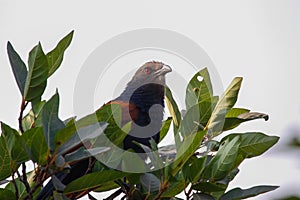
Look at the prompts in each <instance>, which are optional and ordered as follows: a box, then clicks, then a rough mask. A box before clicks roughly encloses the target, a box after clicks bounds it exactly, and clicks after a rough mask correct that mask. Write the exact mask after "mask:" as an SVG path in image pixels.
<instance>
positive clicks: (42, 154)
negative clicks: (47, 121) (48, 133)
mask: <svg viewBox="0 0 300 200" xmlns="http://www.w3.org/2000/svg"><path fill="white" fill-rule="evenodd" d="M21 138H22V141H23V146H24V149H25V150H26V152H27V153H28V155H29V156H30V158H31V159H32V160H33V161H34V162H37V163H38V164H40V165H43V164H45V163H46V161H47V152H48V146H47V143H46V140H45V137H44V133H43V128H42V127H36V128H32V129H30V130H27V131H25V132H24V133H23V135H22V136H21Z"/></svg>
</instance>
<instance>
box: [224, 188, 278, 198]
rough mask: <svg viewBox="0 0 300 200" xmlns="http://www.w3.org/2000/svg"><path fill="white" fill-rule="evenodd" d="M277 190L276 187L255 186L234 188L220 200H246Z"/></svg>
mask: <svg viewBox="0 0 300 200" xmlns="http://www.w3.org/2000/svg"><path fill="white" fill-rule="evenodd" d="M277 188H278V186H267V185H262V186H255V187H252V188H249V189H241V188H234V189H232V190H230V191H228V192H226V193H225V194H224V195H223V196H221V198H220V200H239V199H246V198H249V197H254V196H257V195H259V194H263V193H266V192H269V191H272V190H275V189H277Z"/></svg>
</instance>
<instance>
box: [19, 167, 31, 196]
mask: <svg viewBox="0 0 300 200" xmlns="http://www.w3.org/2000/svg"><path fill="white" fill-rule="evenodd" d="M22 173H23V177H22V178H21V179H20V180H21V181H22V182H23V183H24V185H25V188H26V192H27V193H28V194H29V198H32V195H31V194H30V190H31V189H30V185H29V183H28V180H27V175H26V165H25V162H23V163H22Z"/></svg>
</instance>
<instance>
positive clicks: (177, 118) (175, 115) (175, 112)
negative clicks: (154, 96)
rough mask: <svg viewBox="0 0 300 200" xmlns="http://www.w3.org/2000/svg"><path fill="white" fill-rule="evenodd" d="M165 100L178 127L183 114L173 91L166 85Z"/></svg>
mask: <svg viewBox="0 0 300 200" xmlns="http://www.w3.org/2000/svg"><path fill="white" fill-rule="evenodd" d="M165 100H166V103H167V106H168V109H169V111H170V114H171V116H172V119H173V123H174V126H175V127H176V128H177V129H178V128H179V125H180V121H181V114H180V111H179V109H178V106H177V103H176V102H175V100H174V98H173V95H172V92H171V90H170V89H169V88H168V87H165Z"/></svg>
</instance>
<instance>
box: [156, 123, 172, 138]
mask: <svg viewBox="0 0 300 200" xmlns="http://www.w3.org/2000/svg"><path fill="white" fill-rule="evenodd" d="M171 122H172V117H169V118H168V119H166V120H164V121H163V123H162V126H161V129H160V134H159V135H160V138H159V141H162V140H163V139H164V138H165V136H166V135H167V133H168V131H169V129H170V125H171Z"/></svg>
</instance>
